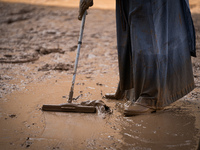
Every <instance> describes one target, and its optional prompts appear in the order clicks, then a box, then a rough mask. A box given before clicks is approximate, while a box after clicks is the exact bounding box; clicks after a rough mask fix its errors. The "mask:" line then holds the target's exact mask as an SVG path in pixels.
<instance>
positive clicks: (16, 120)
mask: <svg viewBox="0 0 200 150" xmlns="http://www.w3.org/2000/svg"><path fill="white" fill-rule="evenodd" d="M8 1H9V2H8ZM10 2H12V3H10ZM190 5H191V11H192V15H193V20H194V24H195V29H196V36H197V55H198V57H197V58H194V59H193V69H194V78H195V83H196V88H195V89H194V90H193V91H192V92H191V93H190V94H188V95H187V96H185V97H183V98H182V99H180V100H179V101H177V102H176V103H173V104H172V105H170V106H169V107H167V108H166V109H164V110H163V111H159V112H157V113H154V114H150V115H143V116H135V117H125V116H124V115H123V107H124V106H123V104H124V101H111V100H107V99H104V98H103V96H104V95H105V93H109V92H114V91H115V90H116V87H117V83H118V64H117V63H118V62H117V50H116V32H115V11H114V0H112V1H111V0H109V2H107V1H103V0H101V1H100V0H96V1H95V7H94V8H93V9H90V10H89V15H87V18H86V25H85V31H84V37H83V45H82V48H81V54H80V59H79V60H80V61H79V67H78V72H77V77H76V84H75V89H74V98H77V101H74V103H79V102H82V101H86V100H103V101H104V102H105V103H106V104H107V105H108V106H109V107H110V108H111V109H112V110H113V113H112V114H107V113H98V112H97V113H95V114H81V113H58V112H43V111H42V110H41V107H42V105H43V104H61V103H66V102H67V99H68V94H69V91H70V87H71V80H72V74H73V66H74V60H75V56H76V49H77V40H78V35H79V29H80V23H81V22H80V21H78V20H77V15H78V13H77V12H78V9H77V8H76V7H77V6H78V0H76V1H75V0H59V1H56V2H55V1H54V0H37V1H36V0H31V1H28V2H27V1H25V0H0V62H1V63H0V70H1V72H0V149H2V150H4V149H20V150H21V149H139V150H147V149H148V150H149V149H163V150H164V149H173V150H179V149H181V150H196V149H198V148H197V147H198V146H199V138H200V132H199V129H200V101H199V99H200V98H199V97H200V61H199V60H200V58H199V55H200V54H199V53H200V20H199V18H200V0H190ZM97 8H104V9H97Z"/></svg>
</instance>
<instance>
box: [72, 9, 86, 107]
mask: <svg viewBox="0 0 200 150" xmlns="http://www.w3.org/2000/svg"><path fill="white" fill-rule="evenodd" d="M86 14H87V11H85V13H84V15H83V18H82V22H81V29H80V34H79V40H78V47H77V53H76V60H75V65H74V73H73V78H72V86H71V90H70V92H69V99H68V103H71V102H72V98H73V94H74V83H75V78H76V71H77V66H78V59H79V55H80V49H81V44H82V38H83V30H84V25H85V18H86Z"/></svg>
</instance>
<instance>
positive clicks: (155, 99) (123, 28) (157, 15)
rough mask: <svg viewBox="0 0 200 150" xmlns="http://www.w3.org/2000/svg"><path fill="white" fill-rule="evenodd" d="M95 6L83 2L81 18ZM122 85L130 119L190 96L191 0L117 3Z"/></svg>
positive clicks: (121, 93) (121, 95)
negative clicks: (128, 102) (131, 116)
mask: <svg viewBox="0 0 200 150" xmlns="http://www.w3.org/2000/svg"><path fill="white" fill-rule="evenodd" d="M92 5H93V0H81V1H80V9H79V19H81V18H82V15H83V12H85V10H86V9H88V8H89V7H90V6H92ZM116 24H117V49H118V63H119V78H120V81H119V85H118V88H117V90H116V93H115V94H107V95H106V97H107V98H114V99H123V98H124V97H128V99H129V100H130V102H131V103H130V105H128V106H126V107H125V110H124V114H125V115H138V114H145V113H151V112H155V111H156V110H159V109H163V108H164V107H165V106H168V105H170V104H171V103H173V102H175V101H176V100H178V99H180V98H181V97H183V96H185V95H186V94H188V93H189V92H191V91H192V90H193V89H194V87H195V85H194V77H193V71H192V63H191V56H194V57H196V47H195V46H196V43H195V42H196V41H195V40H196V39H195V30H194V25H193V21H192V17H191V12H190V8H189V1H188V0H116Z"/></svg>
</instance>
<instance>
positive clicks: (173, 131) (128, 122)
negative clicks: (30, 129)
mask: <svg viewBox="0 0 200 150" xmlns="http://www.w3.org/2000/svg"><path fill="white" fill-rule="evenodd" d="M108 105H110V106H111V105H112V108H115V109H114V112H113V114H111V115H109V114H108V115H106V117H105V116H104V115H99V114H87V115H86V114H77V113H55V112H52V113H49V112H48V113H44V115H45V119H46V121H45V122H46V128H45V131H44V133H43V135H42V137H41V138H47V139H51V137H53V138H54V139H55V141H54V142H51V143H50V145H56V146H58V147H60V148H62V147H63V148H66V147H67V148H68V149H142V150H143V149H145V150H146V149H169V148H170V149H176V150H177V149H181V150H184V149H185V150H188V149H194V146H195V145H196V134H197V132H196V129H195V127H194V122H195V118H194V117H192V116H190V115H188V114H185V113H181V112H173V111H160V112H157V113H153V114H149V115H141V116H134V117H125V116H124V115H123V113H122V110H123V109H122V108H123V107H121V106H122V105H121V104H119V103H118V105H116V103H115V102H108ZM102 116H103V117H102Z"/></svg>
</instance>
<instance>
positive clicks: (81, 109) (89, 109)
mask: <svg viewBox="0 0 200 150" xmlns="http://www.w3.org/2000/svg"><path fill="white" fill-rule="evenodd" d="M42 110H43V111H56V112H78V113H95V112H96V108H95V107H94V106H83V105H80V104H71V103H66V104H60V105H43V106H42Z"/></svg>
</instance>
